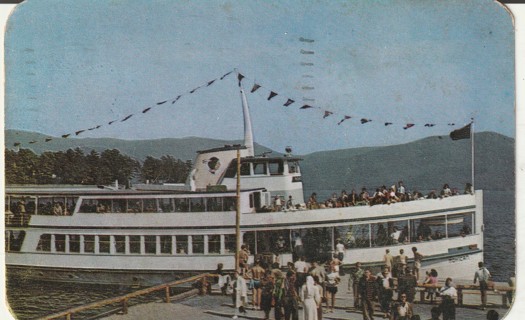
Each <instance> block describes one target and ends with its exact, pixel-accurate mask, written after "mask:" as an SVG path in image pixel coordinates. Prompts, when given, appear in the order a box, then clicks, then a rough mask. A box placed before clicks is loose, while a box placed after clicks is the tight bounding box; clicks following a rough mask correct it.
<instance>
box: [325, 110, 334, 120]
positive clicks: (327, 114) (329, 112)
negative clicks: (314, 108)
mask: <svg viewBox="0 0 525 320" xmlns="http://www.w3.org/2000/svg"><path fill="white" fill-rule="evenodd" d="M332 114H334V113H333V112H332V111H325V112H324V116H323V119H326V118H327V117H329V116H330V115H332Z"/></svg>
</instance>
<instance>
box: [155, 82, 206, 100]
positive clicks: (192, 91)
mask: <svg viewBox="0 0 525 320" xmlns="http://www.w3.org/2000/svg"><path fill="white" fill-rule="evenodd" d="M197 89H200V86H199V87H197V88H195V89H193V90H191V91H190V93H194V92H195V91H197ZM157 104H158V103H157Z"/></svg>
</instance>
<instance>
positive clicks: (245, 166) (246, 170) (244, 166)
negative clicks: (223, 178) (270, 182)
mask: <svg viewBox="0 0 525 320" xmlns="http://www.w3.org/2000/svg"><path fill="white" fill-rule="evenodd" d="M249 175H250V162H243V163H241V176H249Z"/></svg>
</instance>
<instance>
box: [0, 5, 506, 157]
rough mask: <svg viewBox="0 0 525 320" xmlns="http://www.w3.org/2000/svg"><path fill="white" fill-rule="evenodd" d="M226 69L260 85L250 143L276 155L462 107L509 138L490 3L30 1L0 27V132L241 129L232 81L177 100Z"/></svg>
mask: <svg viewBox="0 0 525 320" xmlns="http://www.w3.org/2000/svg"><path fill="white" fill-rule="evenodd" d="M301 37H303V38H306V39H312V40H315V41H314V42H302V41H300V40H299V39H300V38H301ZM301 50H304V51H313V52H314V54H301ZM301 62H306V63H313V65H301ZM234 68H236V69H237V70H238V71H239V72H240V73H242V74H243V75H245V77H246V78H245V79H243V85H244V86H245V88H246V89H248V90H249V89H251V87H252V85H253V84H254V83H258V84H260V85H262V86H263V87H262V88H261V89H259V90H258V91H256V92H255V93H253V94H250V93H249V94H248V96H247V98H248V101H249V104H250V108H251V113H252V121H253V126H254V136H255V141H256V142H258V143H260V144H263V145H265V146H268V147H271V148H273V149H276V150H279V151H281V150H283V149H284V146H287V145H291V146H293V147H294V149H295V151H296V152H297V153H308V152H313V151H320V150H327V149H340V148H351V147H360V146H376V145H391V144H399V143H405V142H409V141H413V140H417V139H420V138H423V137H426V136H432V135H444V134H448V133H449V132H450V131H451V130H452V129H455V128H459V127H460V126H462V125H464V124H466V123H468V122H469V121H470V118H471V117H474V118H475V130H476V131H478V132H479V131H495V132H499V133H502V134H504V135H507V136H511V137H514V136H515V115H514V32H513V27H512V20H511V17H510V16H509V14H508V13H507V12H506V11H505V10H504V9H503V8H502V7H501V6H500V5H498V4H497V3H495V2H493V1H376V2H369V1H315V2H314V1H286V2H283V3H281V2H280V1H242V2H241V1H116V0H115V1H104V2H102V1H85V0H81V1H65V0H64V1H61V0H55V1H44V0H39V1H34V0H33V1H32V0H28V1H26V2H25V3H23V4H22V5H20V6H18V7H17V9H16V10H15V11H14V12H13V13H12V15H11V18H10V20H9V22H8V28H7V33H6V79H7V80H6V81H7V83H6V109H5V126H6V128H7V129H21V130H29V131H37V132H41V133H45V134H49V135H52V136H60V135H63V134H67V133H74V132H75V131H78V130H83V129H87V128H91V127H95V126H97V125H102V126H101V127H100V128H99V129H96V130H92V131H88V132H84V133H82V134H81V135H79V136H78V137H79V138H80V137H114V138H122V139H151V138H167V137H185V136H202V137H211V138H221V139H240V138H242V130H243V128H242V115H241V104H240V97H239V93H238V87H237V81H236V79H235V76H231V75H230V76H229V77H227V78H225V79H224V80H222V81H216V82H214V84H213V85H210V86H209V87H205V88H201V89H199V90H197V91H195V92H194V93H192V94H189V91H190V90H192V89H194V88H196V87H197V86H200V85H202V84H206V83H207V82H208V81H210V80H213V79H216V78H218V77H220V76H222V75H223V74H225V73H227V72H229V71H231V70H233V69H234ZM305 75H306V76H308V77H305ZM310 76H311V77H310ZM303 87H312V88H314V89H312V90H307V89H303ZM271 90H272V91H275V92H277V93H279V95H278V96H277V97H275V98H273V99H272V100H270V101H268V100H267V97H268V93H269V91H271ZM180 94H183V97H182V98H181V99H180V100H178V101H177V102H176V103H175V104H171V103H166V104H163V105H158V106H157V105H156V103H157V102H160V101H165V100H170V99H173V98H175V97H177V96H178V95H180ZM288 98H291V99H294V100H296V103H294V104H292V105H291V106H289V107H283V106H282V104H283V103H284V102H285V101H286V100H287V99H288ZM304 98H307V99H315V102H311V101H308V102H306V103H308V104H310V105H313V106H315V108H312V109H306V110H302V109H300V106H302V105H303V104H304V103H305V102H303V99H304ZM152 106H153V108H152V109H151V111H149V112H147V113H144V114H143V113H141V111H142V110H143V109H145V108H147V107H152ZM325 111H330V112H333V114H332V115H330V116H329V117H327V118H326V119H323V115H324V112H325ZM130 114H134V116H133V117H132V118H130V119H129V120H127V121H125V122H120V121H118V122H115V123H114V124H112V125H107V124H108V122H109V121H112V120H116V119H123V118H124V117H126V116H127V115H130ZM345 115H349V116H352V118H351V119H349V120H346V121H345V122H343V123H342V124H341V125H338V124H337V123H338V122H339V121H340V120H341V119H342V118H343V117H344V116H345ZM361 118H367V119H372V122H370V123H366V124H361V123H360V121H359V119H361ZM385 122H392V123H393V125H390V126H387V127H385V126H384V123H385ZM452 122H453V123H455V124H456V126H455V127H452V126H448V125H447V124H448V123H452ZM407 123H415V124H416V125H415V126H414V127H412V128H410V129H407V130H404V129H403V126H405V125H406V124H407ZM426 123H434V124H436V126H434V127H431V128H429V127H424V124H426Z"/></svg>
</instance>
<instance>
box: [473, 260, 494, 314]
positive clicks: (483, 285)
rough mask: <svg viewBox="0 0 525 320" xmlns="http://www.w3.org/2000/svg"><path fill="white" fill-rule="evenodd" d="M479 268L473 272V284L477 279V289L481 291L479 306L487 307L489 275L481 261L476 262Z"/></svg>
mask: <svg viewBox="0 0 525 320" xmlns="http://www.w3.org/2000/svg"><path fill="white" fill-rule="evenodd" d="M478 267H479V269H478V270H477V271H476V272H475V273H474V284H476V281H477V280H479V291H480V292H481V308H482V309H483V310H485V308H486V307H487V290H488V288H489V285H488V283H489V279H490V277H491V275H490V272H489V270H487V268H485V266H484V265H483V262H481V261H480V262H479V263H478Z"/></svg>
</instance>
